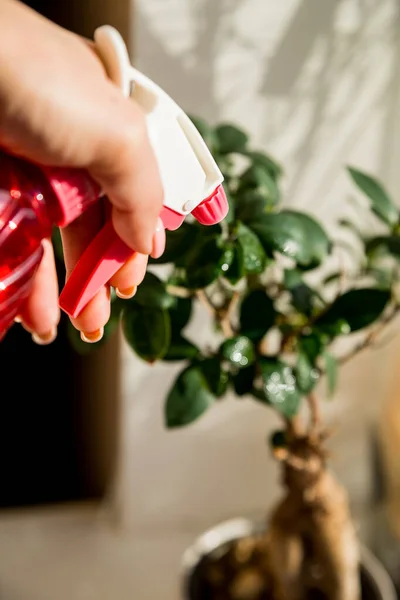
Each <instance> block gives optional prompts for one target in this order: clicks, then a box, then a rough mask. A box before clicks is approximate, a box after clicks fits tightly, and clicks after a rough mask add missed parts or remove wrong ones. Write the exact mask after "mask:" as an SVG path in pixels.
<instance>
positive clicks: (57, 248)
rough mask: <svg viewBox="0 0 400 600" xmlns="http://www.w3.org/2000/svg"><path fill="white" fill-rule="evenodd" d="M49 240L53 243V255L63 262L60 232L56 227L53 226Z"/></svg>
mask: <svg viewBox="0 0 400 600" xmlns="http://www.w3.org/2000/svg"><path fill="white" fill-rule="evenodd" d="M51 242H52V244H53V249H54V255H55V257H56V258H57V259H58V260H59V261H61V262H62V263H64V250H63V246H62V241H61V233H60V230H59V228H58V227H54V228H53V232H52V235H51Z"/></svg>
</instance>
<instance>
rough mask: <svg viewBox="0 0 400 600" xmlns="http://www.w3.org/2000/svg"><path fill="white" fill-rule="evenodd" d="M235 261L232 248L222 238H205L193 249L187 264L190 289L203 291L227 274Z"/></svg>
mask: <svg viewBox="0 0 400 600" xmlns="http://www.w3.org/2000/svg"><path fill="white" fill-rule="evenodd" d="M232 261H233V250H232V248H231V247H230V246H229V245H227V244H225V243H224V242H223V241H222V238H221V237H220V236H218V237H217V236H214V237H211V238H205V239H203V240H202V242H201V243H198V244H197V246H195V247H194V248H193V251H192V252H191V253H190V256H189V258H188V261H187V263H186V277H187V283H188V286H189V287H190V289H201V288H205V287H207V286H208V285H210V284H211V283H212V282H213V281H215V279H217V278H218V277H220V276H221V275H223V274H224V273H226V272H227V271H228V269H229V266H230V264H231V263H232Z"/></svg>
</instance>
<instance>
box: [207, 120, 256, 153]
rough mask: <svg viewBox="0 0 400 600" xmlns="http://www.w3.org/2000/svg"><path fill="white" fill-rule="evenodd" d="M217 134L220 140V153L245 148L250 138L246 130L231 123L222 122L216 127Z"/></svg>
mask: <svg viewBox="0 0 400 600" xmlns="http://www.w3.org/2000/svg"><path fill="white" fill-rule="evenodd" d="M215 135H216V137H217V140H218V152H219V153H220V154H229V153H231V152H240V151H241V150H244V149H245V148H246V145H247V142H248V139H249V138H248V136H247V134H246V133H245V132H244V131H242V130H241V129H239V128H238V127H236V126H234V125H230V124H222V125H219V126H218V127H216V128H215Z"/></svg>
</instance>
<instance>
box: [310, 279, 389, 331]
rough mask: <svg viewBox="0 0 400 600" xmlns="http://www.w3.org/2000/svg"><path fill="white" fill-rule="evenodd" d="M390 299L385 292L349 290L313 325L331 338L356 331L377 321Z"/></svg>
mask: <svg viewBox="0 0 400 600" xmlns="http://www.w3.org/2000/svg"><path fill="white" fill-rule="evenodd" d="M390 297H391V296H390V292H389V291H387V290H380V289H375V288H363V289H358V290H350V291H348V292H346V293H345V294H343V295H342V296H339V297H338V298H337V300H335V301H334V303H333V304H332V305H331V306H330V307H329V308H328V310H327V311H326V312H325V313H323V314H322V315H321V316H320V317H319V318H318V319H317V320H316V322H315V325H316V326H317V327H318V329H320V330H321V331H324V332H326V333H327V334H329V335H331V336H335V335H339V334H346V333H351V332H353V331H358V330H359V329H363V328H364V327H368V325H371V324H372V323H374V322H375V321H376V320H377V319H379V317H380V316H381V315H382V313H383V311H384V310H385V307H386V305H387V304H388V302H389V300H390Z"/></svg>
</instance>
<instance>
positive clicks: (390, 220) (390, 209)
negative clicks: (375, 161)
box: [347, 167, 399, 227]
mask: <svg viewBox="0 0 400 600" xmlns="http://www.w3.org/2000/svg"><path fill="white" fill-rule="evenodd" d="M347 170H348V172H349V174H350V177H351V178H352V180H353V181H354V183H355V184H356V186H357V187H358V188H359V189H360V190H361V191H362V192H364V194H365V195H366V196H367V197H368V198H369V199H370V200H371V206H372V210H373V212H374V213H375V214H376V215H377V216H378V217H379V218H380V219H381V221H383V222H384V223H386V224H387V225H389V226H390V227H394V226H395V225H396V224H397V223H398V221H399V215H398V211H397V208H396V205H395V204H394V202H393V201H392V200H391V199H390V197H389V195H388V194H387V192H386V190H385V189H384V187H383V185H382V184H381V183H380V182H379V181H378V180H377V179H375V177H373V176H372V175H367V174H366V173H363V172H362V171H360V170H358V169H355V168H354V167H347Z"/></svg>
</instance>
